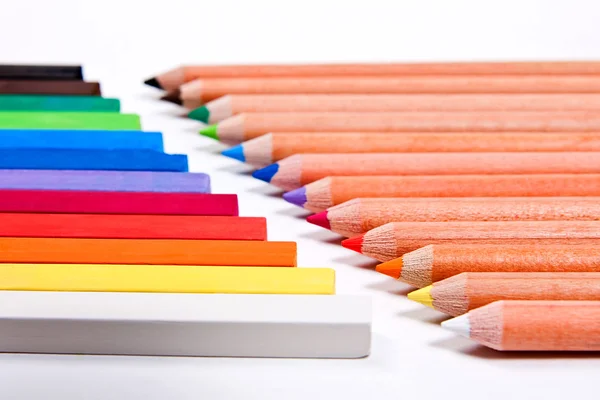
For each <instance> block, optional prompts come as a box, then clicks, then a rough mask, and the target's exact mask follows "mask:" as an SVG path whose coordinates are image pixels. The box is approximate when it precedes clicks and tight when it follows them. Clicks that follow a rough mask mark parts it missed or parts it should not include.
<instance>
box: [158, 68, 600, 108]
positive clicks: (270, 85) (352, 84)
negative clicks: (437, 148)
mask: <svg viewBox="0 0 600 400" xmlns="http://www.w3.org/2000/svg"><path fill="white" fill-rule="evenodd" d="M599 92H600V75H563V76H551V75H528V76H517V75H495V76H481V75H460V76H447V75H446V76H444V75H423V76H372V75H371V76H369V75H359V76H352V77H348V76H346V77H344V76H336V75H330V76H321V77H266V78H210V79H197V80H194V81H191V82H188V83H185V84H183V85H181V86H180V87H179V89H177V91H176V92H174V93H170V94H169V95H168V96H166V97H165V99H166V100H169V99H171V98H172V97H175V98H177V100H176V101H177V102H178V103H180V104H181V102H182V101H186V104H188V105H190V106H191V107H194V108H195V107H199V106H200V105H202V104H203V103H206V102H208V101H210V100H214V99H217V98H219V97H221V96H225V95H227V94H409V93H413V94H467V93H484V94H491V93H494V94H495V93H499V94H509V93H599ZM194 101H196V102H195V103H194Z"/></svg>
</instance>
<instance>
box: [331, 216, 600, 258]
mask: <svg viewBox="0 0 600 400" xmlns="http://www.w3.org/2000/svg"><path fill="white" fill-rule="evenodd" d="M599 239H600V221H499V222H495V221H493V222H492V221H458V222H456V221H452V222H390V223H389V224H385V225H382V226H380V227H377V228H375V229H373V230H370V231H369V232H367V233H365V234H362V235H360V236H355V237H352V238H350V239H346V240H344V241H342V246H344V247H346V248H349V249H351V250H354V251H357V252H359V253H362V254H365V255H367V256H370V257H373V258H375V259H377V260H379V261H389V260H392V259H394V258H398V257H401V256H402V255H404V254H406V253H408V252H409V251H413V250H416V249H418V248H421V247H423V246H427V245H429V244H447V243H454V244H468V243H472V244H478V243H481V244H504V245H506V246H512V245H513V244H527V245H534V244H537V243H548V244H577V243H578V242H579V243H596V244H600V240H599Z"/></svg>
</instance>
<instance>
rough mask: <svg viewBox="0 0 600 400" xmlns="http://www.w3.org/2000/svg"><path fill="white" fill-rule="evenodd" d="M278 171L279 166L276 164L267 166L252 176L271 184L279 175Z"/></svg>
mask: <svg viewBox="0 0 600 400" xmlns="http://www.w3.org/2000/svg"><path fill="white" fill-rule="evenodd" d="M278 170H279V164H277V163H275V164H271V165H267V166H266V167H264V168H261V169H259V170H256V171H254V173H253V174H252V176H253V177H255V178H256V179H260V180H261V181H265V182H267V183H270V182H271V179H273V176H274V175H275V174H276V173H277V171H278Z"/></svg>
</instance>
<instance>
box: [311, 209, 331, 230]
mask: <svg viewBox="0 0 600 400" xmlns="http://www.w3.org/2000/svg"><path fill="white" fill-rule="evenodd" d="M306 220H307V221H308V222H310V223H311V224H315V225H317V226H320V227H322V228H325V229H331V225H330V224H329V220H328V219H327V211H321V212H320V213H316V214H313V215H311V216H310V217H308V218H306Z"/></svg>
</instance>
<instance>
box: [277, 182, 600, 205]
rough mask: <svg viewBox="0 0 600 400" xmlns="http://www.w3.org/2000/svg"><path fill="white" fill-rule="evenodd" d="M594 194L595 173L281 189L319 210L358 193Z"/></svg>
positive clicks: (599, 187)
mask: <svg viewBox="0 0 600 400" xmlns="http://www.w3.org/2000/svg"><path fill="white" fill-rule="evenodd" d="M520 196H527V197H537V196H541V197H552V196H600V174H539V175H439V176H436V175H418V176H334V177H329V178H324V179H320V180H318V181H315V182H313V183H309V184H308V185H306V186H303V187H301V188H299V189H296V190H292V191H291V192H287V193H284V195H283V198H284V199H285V200H287V201H289V202H290V203H292V204H295V205H298V206H300V207H304V208H306V209H308V210H311V211H313V212H320V211H324V210H326V209H328V208H329V207H333V206H335V205H338V204H342V203H344V202H346V201H348V200H352V199H355V198H358V197H377V198H381V197H520Z"/></svg>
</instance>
